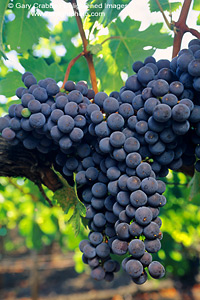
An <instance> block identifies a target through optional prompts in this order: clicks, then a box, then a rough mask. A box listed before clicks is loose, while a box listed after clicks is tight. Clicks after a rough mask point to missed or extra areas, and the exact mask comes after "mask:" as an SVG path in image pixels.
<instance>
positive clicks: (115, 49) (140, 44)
mask: <svg viewBox="0 0 200 300" xmlns="http://www.w3.org/2000/svg"><path fill="white" fill-rule="evenodd" d="M140 25H141V22H139V21H135V20H132V19H130V17H127V18H126V19H125V20H124V21H123V22H122V21H121V20H120V19H117V21H116V22H115V23H112V24H110V25H109V33H110V36H117V37H118V39H111V40H110V41H109V44H110V49H111V51H112V56H113V57H114V59H115V61H116V64H117V66H118V68H119V69H120V70H123V71H125V72H127V73H129V72H130V71H131V66H132V64H133V62H134V61H136V60H143V59H144V58H145V57H146V56H148V55H152V54H153V53H154V52H155V50H156V49H165V48H167V47H169V46H171V45H172V42H173V39H172V37H171V36H169V35H168V34H166V33H161V29H162V26H163V24H162V23H157V24H154V25H150V26H149V27H148V28H147V29H146V30H144V31H139V28H140ZM145 47H148V48H146V49H147V50H144V49H145Z"/></svg>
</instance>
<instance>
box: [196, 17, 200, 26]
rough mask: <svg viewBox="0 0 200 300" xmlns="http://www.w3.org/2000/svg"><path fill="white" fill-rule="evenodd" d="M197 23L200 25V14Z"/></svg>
mask: <svg viewBox="0 0 200 300" xmlns="http://www.w3.org/2000/svg"><path fill="white" fill-rule="evenodd" d="M197 25H200V14H199V15H198V18H197Z"/></svg>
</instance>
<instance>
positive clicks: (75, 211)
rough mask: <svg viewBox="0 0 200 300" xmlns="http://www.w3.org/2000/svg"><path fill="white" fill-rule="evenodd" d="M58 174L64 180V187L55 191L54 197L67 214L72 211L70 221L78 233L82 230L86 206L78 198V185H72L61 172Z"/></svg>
mask: <svg viewBox="0 0 200 300" xmlns="http://www.w3.org/2000/svg"><path fill="white" fill-rule="evenodd" d="M56 173H57V172H56ZM57 175H58V177H59V179H60V181H61V182H62V184H63V187H62V188H61V189H59V190H57V191H56V192H55V193H54V196H53V199H54V200H57V202H58V203H59V204H60V206H61V207H62V209H63V211H64V212H65V213H66V214H68V213H69V212H70V211H72V215H71V217H70V219H69V220H68V222H69V223H71V224H72V227H73V229H74V232H75V234H76V235H77V234H78V233H79V231H80V221H81V216H82V217H85V215H86V208H85V206H84V204H83V203H82V202H81V201H80V200H79V198H78V195H77V190H76V185H75V186H74V187H72V186H70V185H69V184H68V182H67V181H66V180H65V179H64V178H63V177H62V176H61V175H60V174H59V173H57Z"/></svg>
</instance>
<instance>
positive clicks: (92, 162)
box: [0, 39, 200, 284]
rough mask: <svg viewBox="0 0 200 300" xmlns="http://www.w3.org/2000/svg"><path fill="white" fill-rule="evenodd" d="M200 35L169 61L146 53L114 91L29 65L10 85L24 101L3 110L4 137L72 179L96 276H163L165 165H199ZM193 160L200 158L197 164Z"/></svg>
mask: <svg viewBox="0 0 200 300" xmlns="http://www.w3.org/2000/svg"><path fill="white" fill-rule="evenodd" d="M199 53H200V40H197V39H195V40H192V41H191V42H190V43H189V49H183V50H181V51H180V52H179V54H178V56H177V57H176V58H174V59H173V60H172V61H171V62H170V61H168V60H165V59H162V60H159V61H157V62H156V60H155V59H154V58H153V57H152V56H149V57H147V58H146V59H145V61H144V62H142V61H136V62H135V63H134V64H133V66H132V68H133V71H134V72H135V74H134V75H131V76H130V77H129V78H128V79H127V80H126V82H125V85H124V86H123V87H122V88H121V89H120V91H119V92H118V91H113V92H112V93H110V95H107V94H106V93H105V92H99V93H97V94H96V95H95V93H94V91H93V90H92V89H89V88H88V85H87V83H86V82H84V81H80V82H78V83H77V84H75V83H74V82H72V81H67V82H66V84H65V90H64V91H63V92H60V89H59V87H58V85H57V84H56V82H55V81H54V80H53V79H51V78H46V79H44V80H40V81H39V82H38V83H37V80H36V79H35V77H34V76H33V75H32V74H31V73H29V72H26V73H25V74H23V76H22V81H23V82H24V85H25V86H26V88H24V87H20V88H18V89H17V91H16V95H17V96H18V97H19V98H20V99H21V104H17V105H16V104H13V105H11V106H10V107H9V111H8V115H6V116H4V117H2V118H0V132H2V137H3V138H5V139H6V140H7V141H9V142H10V143H11V144H12V145H17V144H18V143H21V144H23V146H24V147H25V148H26V149H29V150H34V149H36V150H37V151H39V152H40V153H43V154H44V155H45V154H48V153H51V152H52V151H54V153H56V156H55V164H56V166H57V167H58V168H59V170H61V172H62V174H63V176H65V177H66V178H67V179H69V178H72V177H73V174H74V173H75V180H76V184H77V189H78V196H79V198H80V199H81V201H82V202H83V203H84V205H85V206H86V209H87V213H86V219H87V220H88V227H89V229H90V233H89V236H88V240H83V241H82V242H81V243H80V250H81V251H82V253H83V261H84V263H86V264H88V265H89V266H90V268H91V276H92V278H94V279H96V280H102V279H105V280H107V281H111V280H113V278H114V273H115V272H117V271H119V269H120V265H119V263H118V262H117V261H116V260H114V259H113V257H112V255H113V254H115V255H118V256H121V255H126V257H125V258H124V259H123V260H122V268H123V269H124V270H125V271H126V272H127V273H128V274H129V275H130V277H131V279H132V280H133V281H134V282H135V283H136V284H143V283H144V282H145V281H146V280H147V272H146V271H147V269H148V272H149V274H150V275H151V276H152V277H153V278H156V279H157V278H161V277H163V276H164V274H165V270H164V267H163V266H162V265H161V264H160V263H159V262H157V261H153V259H152V255H151V254H153V253H156V252H158V251H159V249H160V248H161V242H160V241H161V239H162V233H161V231H160V227H161V224H162V222H161V219H160V218H159V211H160V207H162V206H164V205H165V204H166V198H165V196H164V195H163V193H164V191H165V184H164V183H163V182H162V181H161V180H159V178H160V177H165V176H166V175H167V174H168V170H169V169H172V170H178V169H180V168H181V167H182V166H183V165H186V166H190V165H194V164H195V167H196V170H197V171H200V160H198V159H200V86H199V85H200V83H199V78H200V73H199V72H200V63H199V60H200V57H199ZM196 160H197V162H196Z"/></svg>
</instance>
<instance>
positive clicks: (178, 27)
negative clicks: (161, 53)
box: [156, 0, 200, 58]
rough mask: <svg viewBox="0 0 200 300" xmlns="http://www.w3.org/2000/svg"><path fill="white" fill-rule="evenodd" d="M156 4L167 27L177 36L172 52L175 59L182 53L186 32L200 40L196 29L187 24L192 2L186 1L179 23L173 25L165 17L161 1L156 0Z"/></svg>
mask: <svg viewBox="0 0 200 300" xmlns="http://www.w3.org/2000/svg"><path fill="white" fill-rule="evenodd" d="M156 3H157V5H158V7H159V9H160V12H161V13H162V15H163V18H164V20H165V23H166V25H167V27H168V28H169V29H170V30H173V31H174V34H175V35H174V42H173V52H172V58H173V57H175V56H176V55H177V54H178V52H179V51H180V48H181V42H182V39H183V35H184V34H185V33H186V32H190V33H191V34H192V35H194V36H195V37H197V38H198V39H200V33H199V32H198V31H197V30H196V29H193V28H189V27H188V26H187V24H186V20H187V17H188V12H189V9H190V6H191V3H192V0H185V1H184V3H183V6H182V9H181V12H180V16H179V19H178V21H177V22H174V21H172V22H171V23H170V22H169V21H168V20H167V17H166V16H165V13H164V11H163V8H162V6H161V4H160V2H159V0H156Z"/></svg>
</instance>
